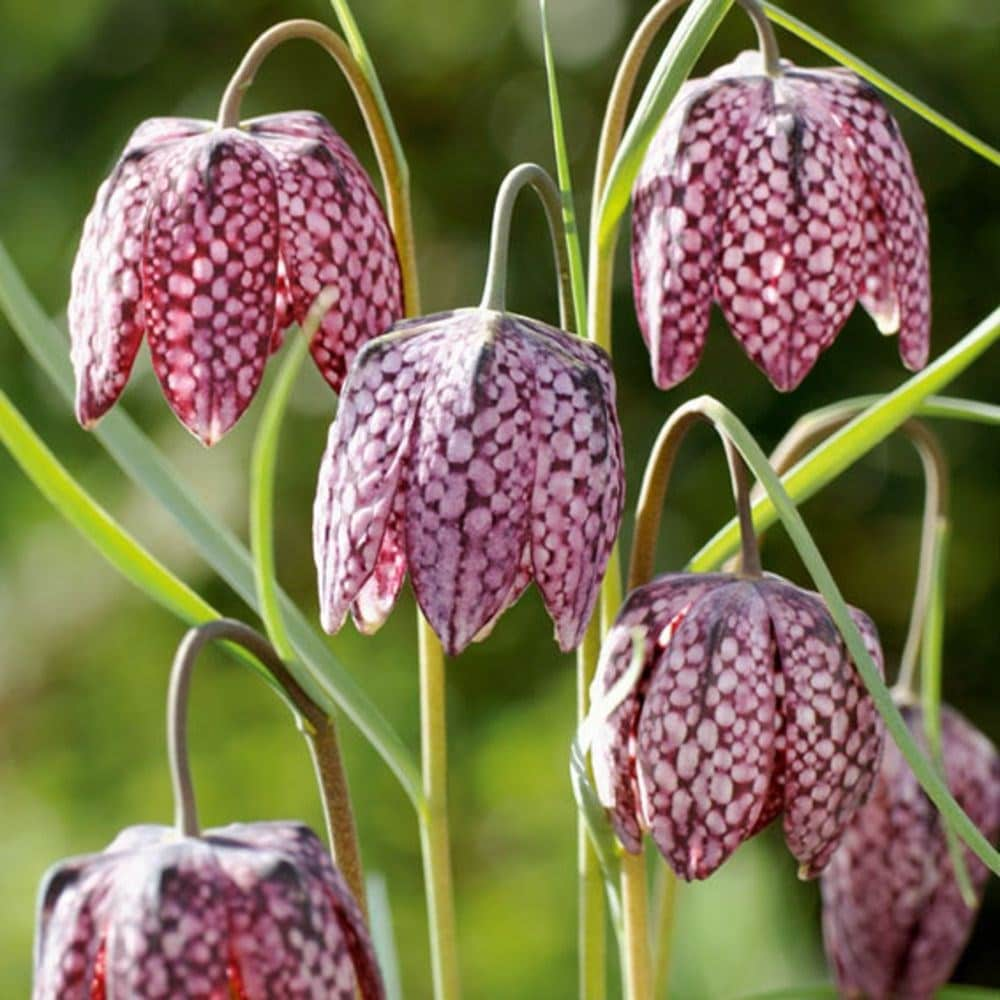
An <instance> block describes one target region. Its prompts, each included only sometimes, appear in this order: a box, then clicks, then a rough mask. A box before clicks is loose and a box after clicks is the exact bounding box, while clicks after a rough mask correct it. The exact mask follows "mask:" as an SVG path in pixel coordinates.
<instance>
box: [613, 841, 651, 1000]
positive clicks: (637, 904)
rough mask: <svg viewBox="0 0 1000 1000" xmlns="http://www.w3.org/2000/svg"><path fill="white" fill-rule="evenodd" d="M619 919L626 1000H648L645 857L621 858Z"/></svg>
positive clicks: (647, 909)
mask: <svg viewBox="0 0 1000 1000" xmlns="http://www.w3.org/2000/svg"><path fill="white" fill-rule="evenodd" d="M621 887H622V917H623V924H624V928H625V935H624V938H625V941H624V954H623V966H624V968H623V972H624V976H623V979H624V983H625V997H626V1000H652V997H653V969H652V965H651V962H650V955H649V926H648V922H647V914H648V912H649V901H648V899H647V893H646V857H645V855H644V854H643V853H642V851H640V852H639V853H638V854H629V853H628V852H627V851H626V852H625V853H624V854H623V855H622V862H621Z"/></svg>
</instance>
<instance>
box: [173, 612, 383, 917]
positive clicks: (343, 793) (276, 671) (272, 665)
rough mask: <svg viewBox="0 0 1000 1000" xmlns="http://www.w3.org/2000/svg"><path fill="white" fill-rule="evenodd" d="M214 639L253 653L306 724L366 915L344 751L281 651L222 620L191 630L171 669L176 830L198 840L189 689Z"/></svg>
mask: <svg viewBox="0 0 1000 1000" xmlns="http://www.w3.org/2000/svg"><path fill="white" fill-rule="evenodd" d="M216 639H222V640H225V641H226V642H231V643H235V644H236V645H237V646H241V647H242V648H243V649H245V650H247V651H248V652H250V653H252V654H253V656H255V657H256V658H257V659H258V660H259V661H260V662H261V663H262V664H263V665H264V666H265V667H266V668H267V670H268V672H269V673H270V675H271V677H272V678H273V679H274V681H275V682H276V683H277V684H278V686H279V688H280V690H281V691H282V692H283V693H284V694H285V696H286V697H287V699H288V701H289V702H291V704H292V705H294V706H295V709H296V710H297V711H298V713H299V714H300V715H301V716H302V718H304V719H305V720H306V723H307V724H308V725H307V732H308V736H309V743H310V746H311V748H312V751H313V758H314V760H315V761H316V766H317V770H318V772H319V776H320V792H321V797H322V801H323V811H324V814H325V817H326V822H327V826H328V828H329V829H330V830H331V831H332V833H333V839H334V841H335V843H336V845H337V850H336V853H335V860H336V862H337V865H338V867H339V868H340V870H341V872H343V875H344V878H345V879H346V880H347V884H348V885H349V886H350V888H351V892H352V893H353V894H354V897H355V899H356V900H357V901H358V905H359V906H361V907H362V909H364V906H365V890H364V876H363V873H362V869H361V857H360V855H359V853H358V842H357V837H356V836H355V832H354V817H353V813H352V811H351V801H350V797H349V795H348V792H347V786H346V785H345V784H343V783H341V782H340V781H339V780H338V776H339V775H342V774H343V769H342V768H341V766H340V751H339V747H338V745H337V736H336V733H335V732H334V729H333V726H332V724H331V723H330V720H329V719H328V718H327V716H326V714H325V713H324V712H323V710H322V709H320V708H319V707H318V706H317V705H316V703H315V702H314V701H313V700H312V699H311V698H310V697H309V695H307V694H306V693H305V691H303V689H302V688H301V687H300V686H299V684H298V682H297V681H296V680H295V678H294V677H292V675H291V674H290V673H289V672H288V668H287V667H286V666H285V663H284V661H283V660H282V659H281V657H280V656H279V655H278V652H277V650H276V649H275V648H274V647H273V646H272V645H271V644H270V643H269V642H268V641H267V640H266V639H265V638H264V637H263V636H262V635H261V634H260V633H259V632H256V631H254V630H253V629H252V628H250V627H249V626H248V625H244V624H243V623H242V622H239V621H236V620H234V619H232V618H218V619H216V620H215V621H211V622H207V623H206V624H205V625H199V626H198V627H197V628H193V629H190V630H189V631H188V632H187V634H186V635H185V636H184V638H183V640H182V641H181V644H180V646H178V648H177V654H176V656H175V657H174V663H173V667H172V668H171V672H170V691H169V694H168V696H167V755H168V757H169V760H170V775H171V780H172V783H173V788H174V806H175V823H176V826H177V829H178V830H179V831H180V833H181V834H183V835H184V836H185V837H197V836H198V835H199V826H198V809H197V805H196V803H195V797H194V787H193V785H192V782H191V766H190V763H189V761H188V752H187V707H188V689H189V687H190V683H191V672H192V671H193V669H194V665H195V661H196V660H197V658H198V654H199V653H200V652H201V649H202V647H204V646H205V645H206V644H207V643H209V642H213V641H215V640H216Z"/></svg>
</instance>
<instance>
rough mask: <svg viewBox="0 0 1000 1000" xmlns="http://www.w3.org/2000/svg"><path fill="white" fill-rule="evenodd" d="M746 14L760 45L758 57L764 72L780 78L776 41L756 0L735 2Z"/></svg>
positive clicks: (779, 55) (779, 56)
mask: <svg viewBox="0 0 1000 1000" xmlns="http://www.w3.org/2000/svg"><path fill="white" fill-rule="evenodd" d="M736 2H737V3H738V4H739V5H740V6H741V7H742V8H743V9H744V10H745V11H746V12H747V14H748V15H749V17H750V20H751V21H753V26H754V28H755V29H756V31H757V42H758V44H759V45H760V55H761V58H762V59H763V60H764V72H765V73H766V74H767V75H768V76H769V77H771V78H772V79H776V78H777V77H779V76H781V52H780V51H779V50H778V39H777V38H775V37H774V28H772V27H771V22H770V21H769V20H768V19H767V15H766V14H765V13H764V8H763V7H761V5H760V3H758V0H736Z"/></svg>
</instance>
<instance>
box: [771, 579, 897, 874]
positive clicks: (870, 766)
mask: <svg viewBox="0 0 1000 1000" xmlns="http://www.w3.org/2000/svg"><path fill="white" fill-rule="evenodd" d="M759 586H760V590H761V593H762V594H763V595H764V599H765V600H766V602H767V607H768V611H769V613H770V615H771V621H772V624H773V627H774V635H775V640H776V642H777V647H778V657H779V659H780V661H781V668H782V674H783V676H784V697H783V698H782V699H781V715H782V719H783V723H784V728H783V736H784V774H785V817H784V828H785V840H786V842H787V844H788V848H789V850H790V851H791V852H792V854H794V855H795V857H796V858H798V859H799V861H800V862H801V867H800V872H801V874H802V875H803V877H807V878H812V877H814V876H816V875H817V874H818V873H819V872H820V871H821V869H822V868H823V867H824V866H825V865H826V863H827V861H829V859H830V856H831V855H832V854H833V852H834V850H836V847H837V844H838V843H839V842H840V838H841V836H842V835H843V832H844V830H845V828H846V827H847V824H848V823H849V822H850V821H851V819H852V817H853V816H854V815H855V813H856V812H857V810H858V809H859V808H860V806H861V805H862V804H863V803H864V801H865V799H866V798H867V797H868V792H869V790H870V789H871V785H872V782H873V780H874V779H875V775H876V773H877V770H878V763H879V757H880V755H881V752H882V722H881V719H880V718H879V715H878V713H877V712H876V710H875V706H874V705H873V703H872V700H871V698H870V697H869V695H868V692H867V690H866V689H865V686H864V684H863V682H862V680H861V678H860V676H859V675H858V672H857V669H856V668H855V666H854V664H853V663H852V662H851V659H850V656H849V655H848V653H847V651H846V649H845V648H844V645H843V642H842V641H841V638H840V633H839V632H838V631H837V628H836V626H835V625H834V623H833V620H832V619H831V618H830V613H829V611H827V608H826V605H825V604H824V603H823V600H822V599H821V598H820V597H819V596H818V595H817V594H814V593H811V592H809V591H806V590H801V589H800V588H798V587H794V586H792V584H790V583H787V582H785V581H783V580H780V579H778V578H776V577H769V578H767V579H766V580H765V581H763V582H762V583H761V584H760V585H759ZM851 614H852V617H853V618H854V621H855V624H856V625H857V626H858V628H859V629H860V630H861V634H862V635H863V636H864V639H865V646H866V647H867V649H868V652H869V653H870V654H871V656H872V658H873V659H874V660H875V662H876V663H877V664H878V666H879V669H880V670H881V669H882V651H881V647H880V645H879V641H878V633H877V632H876V630H875V626H874V625H873V624H872V622H871V619H869V618H868V616H867V615H865V614H863V613H862V612H860V611H857V610H854V609H852V611H851Z"/></svg>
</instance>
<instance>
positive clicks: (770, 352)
mask: <svg viewBox="0 0 1000 1000" xmlns="http://www.w3.org/2000/svg"><path fill="white" fill-rule="evenodd" d="M780 66H781V68H780V71H778V70H776V71H775V74H774V75H768V74H767V73H765V72H764V71H763V68H762V63H761V57H760V56H759V55H758V54H757V53H749V52H747V53H743V54H742V55H741V56H740V57H739V58H737V59H736V60H735V61H734V62H733V63H731V64H729V65H727V66H723V67H721V68H720V69H718V70H716V71H715V72H714V73H713V74H712V75H711V76H710V77H708V78H705V79H699V80H694V81H691V82H689V83H688V84H686V85H685V87H684V88H682V90H681V92H680V94H679V95H678V97H677V98H676V100H675V102H674V104H673V105H672V107H671V108H670V110H669V112H668V113H667V116H666V118H665V119H664V121H663V123H662V125H661V126H660V128H659V130H658V132H657V134H656V136H655V137H654V139H653V141H652V143H651V144H650V147H649V150H648V152H647V154H646V158H645V162H644V164H643V166H642V170H641V172H640V174H639V176H638V179H637V181H636V184H635V190H634V192H633V206H634V208H633V217H632V281H633V289H634V293H635V304H636V311H637V313H638V318H639V326H640V328H641V330H642V334H643V337H644V338H645V340H646V343H647V345H648V346H649V349H650V353H651V356H652V367H653V379H654V381H655V382H656V384H657V385H658V386H660V387H661V388H664V389H666V388H670V387H671V386H674V385H676V384H677V383H678V382H680V381H682V380H683V379H684V378H686V377H687V376H688V375H689V374H690V373H691V371H692V370H693V369H694V368H695V366H696V365H697V364H698V360H699V358H700V357H701V353H702V349H703V347H704V343H705V335H706V331H707V328H708V321H709V313H710V310H711V306H712V303H713V301H714V302H717V303H718V304H719V306H720V307H721V309H722V312H723V315H724V316H725V318H726V321H727V322H728V323H729V326H730V327H731V329H732V331H733V333H734V334H735V336H736V337H737V339H738V340H739V342H740V344H741V346H742V347H743V349H744V350H745V351H746V353H747V355H748V356H749V357H750V358H751V360H752V361H753V362H754V364H756V365H757V366H758V367H759V368H760V369H762V370H763V371H764V372H765V374H766V375H767V377H768V378H769V379H770V380H771V382H772V383H773V384H774V386H775V387H776V388H777V389H780V390H782V391H786V390H790V389H794V388H795V387H796V386H797V385H798V384H799V383H800V382H801V381H802V379H803V378H804V377H805V376H806V375H807V374H808V372H809V370H810V369H811V368H812V366H813V364H814V363H815V362H816V359H817V358H818V357H819V355H820V353H821V352H822V351H824V350H825V349H826V348H827V347H829V346H830V344H832V343H833V340H834V338H835V337H836V336H837V333H838V332H839V331H840V328H841V326H842V325H843V324H844V322H845V320H846V319H847V317H848V315H849V314H850V312H851V310H852V309H853V308H854V304H855V302H856V301H860V302H861V304H862V305H863V306H864V308H865V309H866V310H867V311H868V312H869V313H870V314H871V316H872V318H873V319H874V320H875V323H876V325H877V326H878V328H879V329H880V330H881V331H882V332H883V333H887V334H889V333H896V332H898V333H899V352H900V355H901V357H902V359H903V363H904V364H905V365H906V366H907V367H908V368H910V369H919V368H922V367H923V366H924V364H926V362H927V356H928V350H929V342H930V277H929V251H928V226H927V211H926V208H925V205H924V198H923V194H922V193H921V190H920V185H919V183H918V181H917V178H916V175H915V173H914V170H913V164H912V162H911V160H910V155H909V152H908V151H907V148H906V145H905V143H904V142H903V138H902V136H901V134H900V130H899V126H898V125H897V124H896V122H895V120H894V119H893V118H892V116H891V115H890V114H889V112H888V111H887V110H886V108H885V106H884V105H883V104H882V102H881V100H880V99H879V97H878V95H877V94H876V92H875V90H874V89H873V88H872V87H871V86H869V85H868V84H867V83H865V82H864V81H862V80H861V79H860V78H859V77H857V76H855V75H854V74H853V73H850V72H849V71H847V70H844V69H834V68H831V69H822V70H818V69H802V68H799V67H796V66H793V65H792V64H791V63H789V62H787V61H782V62H781V64H780Z"/></svg>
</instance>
